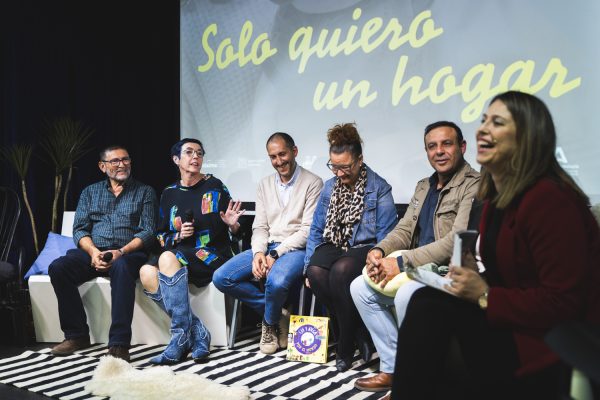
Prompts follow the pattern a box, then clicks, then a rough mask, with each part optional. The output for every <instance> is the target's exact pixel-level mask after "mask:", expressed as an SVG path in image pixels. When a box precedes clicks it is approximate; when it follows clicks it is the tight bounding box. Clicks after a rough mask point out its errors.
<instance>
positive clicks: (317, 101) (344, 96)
mask: <svg viewBox="0 0 600 400" xmlns="http://www.w3.org/2000/svg"><path fill="white" fill-rule="evenodd" d="M353 83H354V82H352V81H351V80H349V79H347V80H346V81H345V82H344V86H343V87H342V93H341V94H340V95H339V96H336V91H337V88H338V83H337V82H332V83H331V84H330V85H329V87H328V89H327V92H326V93H325V94H324V95H323V91H324V90H325V85H326V84H325V82H322V81H321V82H319V83H318V84H317V88H316V89H315V94H314V96H313V107H314V109H315V110H317V111H319V110H321V109H323V107H325V108H326V109H328V110H332V109H333V108H335V107H337V106H338V105H340V104H341V105H342V108H344V109H346V108H348V107H349V106H350V103H351V102H352V99H354V97H355V96H356V95H358V96H359V97H358V106H359V107H360V108H364V107H366V106H367V105H369V104H370V103H371V102H373V101H374V100H375V99H376V98H377V92H376V91H375V92H373V93H369V90H370V89H371V84H370V83H369V82H368V81H364V80H363V81H360V82H358V83H357V84H356V85H355V86H352V85H353Z"/></svg>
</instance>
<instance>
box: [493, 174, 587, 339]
mask: <svg viewBox="0 0 600 400" xmlns="http://www.w3.org/2000/svg"><path fill="white" fill-rule="evenodd" d="M586 212H588V213H589V211H588V210H587V209H586V206H585V204H583V201H581V200H580V199H579V198H578V197H577V196H576V195H575V193H574V192H572V190H570V189H567V188H563V187H560V186H559V185H558V184H556V183H554V182H552V181H550V180H547V179H543V180H541V181H540V182H538V183H537V184H536V185H534V186H533V187H532V188H531V189H530V190H529V191H528V192H527V193H526V194H525V195H524V196H523V197H522V199H521V200H520V201H519V202H518V204H516V205H514V206H510V207H508V208H507V210H506V213H505V218H504V220H503V223H502V226H501V228H500V233H499V236H498V242H497V247H496V248H497V260H498V270H499V273H500V276H501V277H502V279H503V281H504V285H503V287H498V286H496V287H492V288H491V289H490V292H489V297H488V309H487V316H488V319H489V321H490V323H491V324H493V325H495V326H502V327H508V328H511V329H513V330H516V331H519V330H523V331H538V332H543V331H545V330H547V329H549V328H550V327H552V326H554V325H556V324H557V323H560V322H562V321H565V320H572V319H581V318H582V313H583V310H584V306H583V303H584V302H585V297H586V290H585V277H586V274H587V269H588V268H589V267H590V265H591V264H590V262H591V257H592V254H591V251H592V250H591V246H590V245H589V243H590V242H589V238H588V237H586V236H587V235H586V229H585V226H586V225H587V221H586V219H587V216H586Z"/></svg>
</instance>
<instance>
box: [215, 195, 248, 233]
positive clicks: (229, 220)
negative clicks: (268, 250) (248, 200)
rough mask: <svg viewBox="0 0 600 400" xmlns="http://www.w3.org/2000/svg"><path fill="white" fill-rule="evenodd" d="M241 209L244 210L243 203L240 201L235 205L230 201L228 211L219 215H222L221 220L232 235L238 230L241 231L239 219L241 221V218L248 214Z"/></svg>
mask: <svg viewBox="0 0 600 400" xmlns="http://www.w3.org/2000/svg"><path fill="white" fill-rule="evenodd" d="M240 208H242V202H241V201H239V200H238V201H236V202H235V203H234V202H233V200H229V204H228V205H227V210H226V211H225V212H223V211H221V212H220V213H219V215H221V219H222V220H223V222H224V223H225V224H226V225H227V226H228V227H229V229H230V230H231V232H232V233H236V232H237V231H238V229H240V224H239V223H238V219H240V217H241V216H242V215H244V213H245V212H246V210H240Z"/></svg>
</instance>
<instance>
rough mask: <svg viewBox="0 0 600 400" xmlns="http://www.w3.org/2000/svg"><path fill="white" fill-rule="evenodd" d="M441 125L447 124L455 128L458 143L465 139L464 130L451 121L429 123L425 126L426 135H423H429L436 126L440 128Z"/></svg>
mask: <svg viewBox="0 0 600 400" xmlns="http://www.w3.org/2000/svg"><path fill="white" fill-rule="evenodd" d="M440 126H447V127H448V128H452V129H454V132H456V139H458V144H462V142H464V141H465V139H464V138H463V134H462V131H461V130H460V128H459V127H458V125H456V124H455V123H454V122H451V121H438V122H434V123H433V124H429V125H427V126H426V127H425V135H423V137H425V136H427V134H428V133H429V132H431V131H432V130H434V129H435V128H439V127H440Z"/></svg>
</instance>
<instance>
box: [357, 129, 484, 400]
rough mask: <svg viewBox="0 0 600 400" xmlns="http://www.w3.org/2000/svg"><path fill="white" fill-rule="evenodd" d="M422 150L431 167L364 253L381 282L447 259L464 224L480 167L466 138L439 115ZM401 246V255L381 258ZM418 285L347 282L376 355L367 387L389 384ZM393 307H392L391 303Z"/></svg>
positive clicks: (363, 382)
mask: <svg viewBox="0 0 600 400" xmlns="http://www.w3.org/2000/svg"><path fill="white" fill-rule="evenodd" d="M424 141H425V151H426V152H427V158H428V160H429V163H430V164H431V166H432V167H433V169H434V170H435V172H434V173H433V175H431V176H430V177H428V178H424V179H422V180H420V181H419V182H418V183H417V188H416V189H415V193H414V195H413V197H412V199H411V200H410V203H409V204H408V209H407V210H406V213H405V214H404V216H403V217H402V219H401V220H400V221H399V222H398V224H397V225H396V227H395V228H394V229H393V230H392V231H391V232H390V233H388V234H387V236H386V237H385V238H384V239H383V240H382V241H381V242H380V243H378V244H377V245H376V246H375V247H374V248H373V249H372V250H371V251H370V252H369V254H368V256H367V270H368V275H369V276H370V277H371V280H373V282H375V283H378V284H379V285H381V286H382V287H383V286H385V284H386V283H387V282H389V281H390V280H391V279H393V278H394V277H395V276H396V275H398V274H399V273H400V272H401V271H403V270H404V266H405V265H412V266H419V265H423V264H426V263H430V262H433V263H436V264H438V265H448V262H449V261H450V256H451V255H452V247H453V240H454V239H453V236H454V232H456V231H459V230H462V229H466V228H467V224H468V222H469V213H470V211H471V206H472V203H473V199H474V197H475V194H476V192H477V189H478V186H479V173H478V172H477V171H475V170H474V169H473V168H471V166H470V165H469V163H468V162H466V161H465V159H464V156H463V155H464V153H465V151H466V149H467V142H466V141H465V140H464V139H463V136H462V132H461V130H460V128H459V127H458V126H457V125H456V124H454V123H453V122H448V121H439V122H435V123H433V124H430V125H428V126H427V127H426V128H425V138H424ZM396 250H405V251H403V252H402V255H401V256H400V257H397V258H395V257H392V258H384V256H386V255H388V254H390V253H392V252H394V251H396ZM420 287H422V285H421V284H420V283H418V282H409V283H406V284H404V285H403V286H402V287H401V288H400V289H399V290H398V292H397V293H396V297H388V296H385V295H384V294H382V293H380V292H378V291H376V290H374V289H372V288H371V287H369V285H367V283H366V282H365V279H364V278H363V277H362V276H359V277H358V278H356V279H355V280H354V281H353V282H352V284H351V286H350V291H351V293H352V299H353V300H354V303H355V304H356V308H357V309H358V312H359V313H360V315H361V318H362V319H363V321H364V322H365V325H366V326H367V328H368V329H369V332H370V333H371V337H372V338H373V343H374V344H375V347H376V348H377V352H378V353H379V358H380V361H381V362H380V371H381V372H380V373H379V374H376V375H374V376H370V377H366V378H360V379H357V381H356V382H355V384H354V386H355V387H356V388H358V389H360V390H365V391H386V390H389V389H390V388H391V386H392V376H393V373H394V361H395V357H396V341H397V337H398V327H399V326H400V323H401V322H402V319H403V318H404V311H405V309H406V305H407V304H408V301H409V299H410V296H411V295H412V293H413V292H414V291H415V290H417V289H418V288H420ZM392 307H395V310H394V309H393V308H392Z"/></svg>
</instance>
